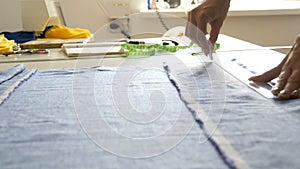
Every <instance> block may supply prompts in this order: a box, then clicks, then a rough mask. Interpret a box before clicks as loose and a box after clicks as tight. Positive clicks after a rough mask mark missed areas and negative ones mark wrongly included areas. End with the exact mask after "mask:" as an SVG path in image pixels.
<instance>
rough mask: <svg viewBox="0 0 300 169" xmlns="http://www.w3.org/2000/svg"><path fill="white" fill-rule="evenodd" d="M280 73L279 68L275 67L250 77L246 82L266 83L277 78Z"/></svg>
mask: <svg viewBox="0 0 300 169" xmlns="http://www.w3.org/2000/svg"><path fill="white" fill-rule="evenodd" d="M280 71H281V67H275V68H273V69H271V70H269V71H267V72H265V73H263V74H261V75H258V76H252V77H250V78H249V79H248V80H250V81H253V82H263V83H267V82H269V81H271V80H273V79H275V78H276V77H278V76H279V74H280Z"/></svg>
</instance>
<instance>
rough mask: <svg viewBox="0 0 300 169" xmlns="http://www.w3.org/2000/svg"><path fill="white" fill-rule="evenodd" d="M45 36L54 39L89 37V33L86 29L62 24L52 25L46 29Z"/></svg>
mask: <svg viewBox="0 0 300 169" xmlns="http://www.w3.org/2000/svg"><path fill="white" fill-rule="evenodd" d="M45 37H46V38H55V39H80V38H89V37H91V33H90V31H89V30H87V29H80V28H68V27H66V26H63V25H53V27H52V28H50V29H49V30H47V32H46V33H45Z"/></svg>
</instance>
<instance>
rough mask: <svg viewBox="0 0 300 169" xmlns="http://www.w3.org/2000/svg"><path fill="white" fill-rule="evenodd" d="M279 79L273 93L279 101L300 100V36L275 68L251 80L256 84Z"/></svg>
mask: <svg viewBox="0 0 300 169" xmlns="http://www.w3.org/2000/svg"><path fill="white" fill-rule="evenodd" d="M276 77H279V79H278V81H277V84H276V86H275V87H274V88H273V89H272V93H273V94H274V95H276V96H277V97H278V98H279V99H290V98H300V35H298V37H297V39H296V42H295V44H294V45H293V48H292V49H291V50H290V51H289V53H288V54H287V56H286V57H285V58H284V59H283V60H282V62H281V63H280V64H279V65H278V66H276V67H275V68H273V69H271V70H269V71H267V72H265V73H263V74H262V75H258V76H254V77H251V78H249V80H251V81H254V82H269V81H271V80H272V79H274V78H276Z"/></svg>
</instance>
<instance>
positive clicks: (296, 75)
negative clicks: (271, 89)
mask: <svg viewBox="0 0 300 169" xmlns="http://www.w3.org/2000/svg"><path fill="white" fill-rule="evenodd" d="M299 87H300V71H294V72H293V73H292V74H291V76H290V77H289V78H288V81H287V83H286V85H285V87H284V89H283V90H282V91H280V93H279V94H278V97H279V98H281V99H289V98H290V97H291V95H292V93H293V92H294V91H295V90H296V89H298V88H299Z"/></svg>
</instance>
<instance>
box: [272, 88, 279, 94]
mask: <svg viewBox="0 0 300 169" xmlns="http://www.w3.org/2000/svg"><path fill="white" fill-rule="evenodd" d="M271 92H272V94H274V95H275V96H277V95H278V94H279V88H278V87H273V88H272V90H271Z"/></svg>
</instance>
